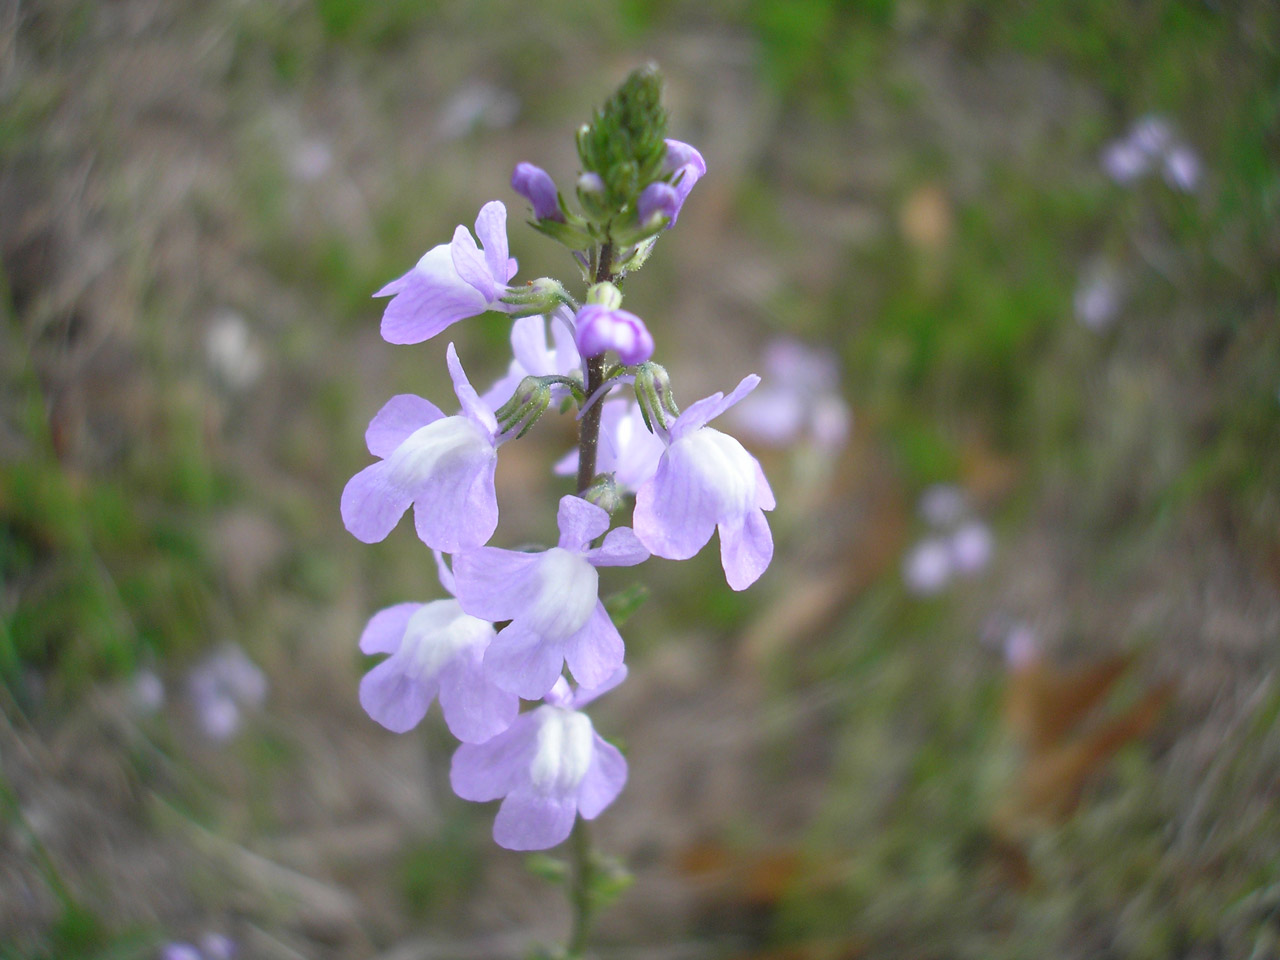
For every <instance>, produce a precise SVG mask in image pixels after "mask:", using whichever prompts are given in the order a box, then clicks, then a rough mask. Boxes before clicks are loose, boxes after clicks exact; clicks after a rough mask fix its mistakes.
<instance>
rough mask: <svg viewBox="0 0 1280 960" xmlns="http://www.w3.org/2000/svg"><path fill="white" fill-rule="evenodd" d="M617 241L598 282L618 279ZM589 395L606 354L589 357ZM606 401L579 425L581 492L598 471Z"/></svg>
mask: <svg viewBox="0 0 1280 960" xmlns="http://www.w3.org/2000/svg"><path fill="white" fill-rule="evenodd" d="M612 267H613V244H612V243H610V242H609V241H605V243H603V244H602V245H601V247H600V259H599V260H598V261H597V263H596V283H604V282H605V281H606V280H607V281H609V282H610V283H616V282H617V279H618V278H617V277H615V276H614V275H613V273H612V272H611V269H612ZM586 360H587V385H586V396H587V400H590V399H591V398H592V397H594V396H595V393H596V391H597V390H599V389H600V387H601V385H602V384H603V383H604V354H603V353H602V354H599V355H597V356H594V357H587V358H586ZM602 406H603V404H601V403H600V402H599V401H597V402H596V403H593V404H591V407H590V408H589V409H588V410H587V412H586V413H584V414H583V415H582V420H581V422H580V425H579V427H578V493H580V494H581V493H584V492H585V491H586V489H587V487H589V486H591V478H592V477H594V476H595V475H596V451H597V450H598V449H599V447H600V411H601V407H602Z"/></svg>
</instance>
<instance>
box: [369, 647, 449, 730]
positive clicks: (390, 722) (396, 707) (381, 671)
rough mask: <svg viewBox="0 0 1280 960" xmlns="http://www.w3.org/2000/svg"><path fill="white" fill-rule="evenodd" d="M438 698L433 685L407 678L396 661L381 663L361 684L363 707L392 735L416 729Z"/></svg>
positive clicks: (389, 659)
mask: <svg viewBox="0 0 1280 960" xmlns="http://www.w3.org/2000/svg"><path fill="white" fill-rule="evenodd" d="M435 694H436V689H435V684H434V683H432V682H423V681H421V680H418V679H416V678H413V677H410V676H408V675H407V674H406V673H405V672H404V665H403V664H402V663H401V661H400V660H399V658H397V657H390V658H388V659H386V660H384V661H382V663H380V664H378V665H377V666H376V667H374V668H373V669H372V670H370V671H369V672H368V673H366V674H365V675H364V679H363V680H361V681H360V706H362V707H364V710H365V713H367V714H369V716H371V717H372V718H373V719H374V720H376V721H378V723H380V724H382V725H383V726H384V727H386V728H387V729H388V730H390V731H391V732H392V733H404V732H406V731H408V730H412V729H413V728H414V727H416V726H417V725H418V723H419V722H420V721H421V720H422V718H423V717H425V716H426V715H427V708H428V707H429V706H431V701H432V699H434V697H435Z"/></svg>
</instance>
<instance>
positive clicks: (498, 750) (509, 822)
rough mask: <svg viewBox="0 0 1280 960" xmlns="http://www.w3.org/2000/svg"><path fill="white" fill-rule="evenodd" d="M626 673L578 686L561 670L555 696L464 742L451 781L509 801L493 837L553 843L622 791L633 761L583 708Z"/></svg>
mask: <svg viewBox="0 0 1280 960" xmlns="http://www.w3.org/2000/svg"><path fill="white" fill-rule="evenodd" d="M625 676H626V668H625V667H620V668H618V669H617V670H616V671H615V672H614V673H613V674H612V676H611V677H609V678H608V679H607V680H606V681H605V682H604V683H602V684H601V685H599V686H598V687H597V688H595V689H584V688H579V689H578V691H577V692H576V693H571V692H570V689H569V685H568V683H566V682H565V680H564V678H563V677H561V678H560V679H559V680H557V681H556V683H555V685H554V686H553V687H552V689H551V690H550V691H548V692H547V697H546V700H547V702H546V703H545V704H543V705H542V706H540V707H537V708H535V709H533V710H530V711H528V712H527V713H522V714H521V715H520V716H519V717H517V718H516V720H515V722H514V723H512V724H511V726H510V727H508V728H507V730H506V732H504V733H500V734H498V735H497V736H496V737H494V738H493V739H492V740H488V741H486V742H484V743H464V744H462V746H460V747H459V748H458V749H457V751H456V752H455V753H454V755H453V764H452V766H451V769H450V771H449V780H450V783H451V784H452V786H453V792H454V793H456V794H457V795H458V796H460V797H462V799H464V800H474V801H476V802H480V803H483V802H485V801H489V800H498V799H501V800H502V806H501V807H500V808H499V809H498V816H497V818H496V819H495V820H494V823H493V839H494V840H495V841H497V843H498V844H499V846H503V847H506V848H507V849H508V850H545V849H547V848H548V847H554V846H555V845H556V844H558V843H561V842H562V841H563V840H565V838H567V837H568V836H569V833H570V831H572V830H573V824H574V820H576V819H577V816H578V814H581V815H582V817H583V819H584V820H594V819H595V818H596V817H598V816H599V815H600V814H601V813H602V812H603V811H604V810H605V808H606V807H608V806H609V804H611V803H613V801H614V799H615V798H616V797H617V796H618V794H619V793H621V792H622V788H623V786H624V785H625V784H626V782H627V761H626V760H625V759H624V758H623V756H622V754H621V753H620V752H619V751H618V748H617V747H615V746H613V745H612V744H610V743H607V742H606V741H605V740H604V739H603V738H602V737H601V736H600V735H599V734H598V733H596V731H595V728H594V727H593V726H592V724H591V718H590V717H588V716H587V715H586V714H585V713H582V712H580V711H579V710H578V709H577V708H578V707H582V706H585V705H586V704H587V703H588V702H590V701H591V700H593V699H595V698H596V697H597V696H599V695H600V694H601V693H604V692H605V691H606V690H609V689H612V688H613V687H614V686H616V685H617V684H618V683H620V682H621V680H622V678H623V677H625Z"/></svg>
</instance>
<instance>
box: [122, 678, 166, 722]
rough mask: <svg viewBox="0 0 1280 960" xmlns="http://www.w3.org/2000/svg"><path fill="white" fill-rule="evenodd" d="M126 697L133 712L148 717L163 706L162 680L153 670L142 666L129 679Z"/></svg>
mask: <svg viewBox="0 0 1280 960" xmlns="http://www.w3.org/2000/svg"><path fill="white" fill-rule="evenodd" d="M128 698H129V705H130V706H131V707H132V708H133V710H134V712H135V713H137V714H138V715H139V716H143V717H149V716H151V715H152V714H153V713H155V712H156V711H158V710H159V709H160V708H161V707H163V706H164V681H163V680H161V679H160V676H159V674H157V673H156V672H155V671H154V670H150V669H147V668H145V667H144V668H143V669H141V670H139V671H138V672H137V673H135V674H134V675H133V679H132V680H130V681H129V692H128Z"/></svg>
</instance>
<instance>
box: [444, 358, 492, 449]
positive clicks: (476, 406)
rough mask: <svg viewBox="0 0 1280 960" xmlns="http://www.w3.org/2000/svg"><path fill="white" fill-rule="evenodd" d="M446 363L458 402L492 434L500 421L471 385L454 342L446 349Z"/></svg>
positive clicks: (473, 419) (475, 420)
mask: <svg viewBox="0 0 1280 960" xmlns="http://www.w3.org/2000/svg"><path fill="white" fill-rule="evenodd" d="M445 364H446V366H448V368H449V377H450V379H452V380H453V392H454V394H455V395H456V396H457V398H458V402H459V403H460V404H462V410H463V412H464V413H465V414H466V416H467V417H468V419H470V420H472V421H473V422H475V424H476V425H477V426H478V427H481V428H483V429H484V430H485V431H487V432H488V433H489V435H490V436H492V435H493V434H494V433H496V432H497V430H498V421H497V420H496V419H495V418H494V416H493V411H492V410H490V409H489V407H488V406H487V405H486V404H485V402H484V401H483V400H481V399H480V395H479V394H478V393H476V391H475V388H474V387H473V386H471V381H470V380H468V379H467V374H466V371H465V370H463V369H462V361H461V360H459V359H458V351H457V349H456V348H455V347H454V345H453V344H452V343H451V344H449V346H448V349H446V350H445Z"/></svg>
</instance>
